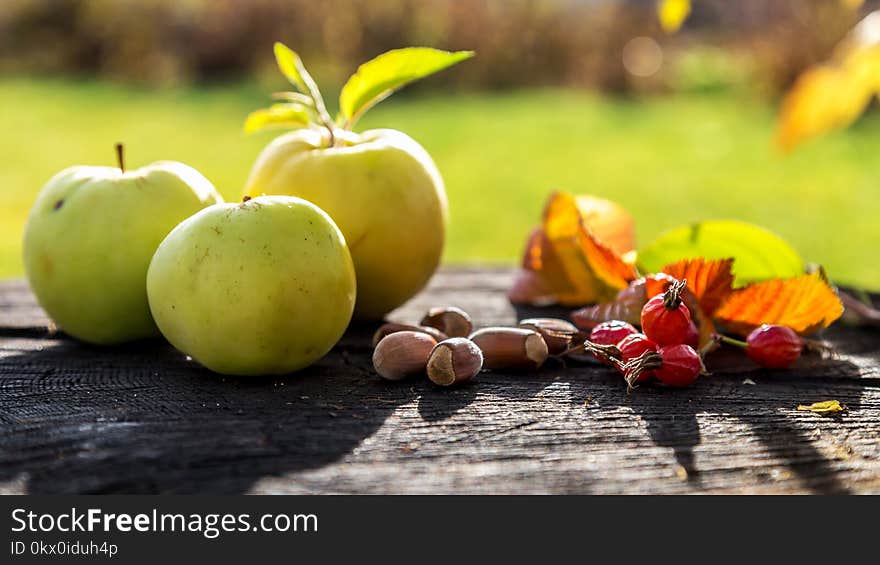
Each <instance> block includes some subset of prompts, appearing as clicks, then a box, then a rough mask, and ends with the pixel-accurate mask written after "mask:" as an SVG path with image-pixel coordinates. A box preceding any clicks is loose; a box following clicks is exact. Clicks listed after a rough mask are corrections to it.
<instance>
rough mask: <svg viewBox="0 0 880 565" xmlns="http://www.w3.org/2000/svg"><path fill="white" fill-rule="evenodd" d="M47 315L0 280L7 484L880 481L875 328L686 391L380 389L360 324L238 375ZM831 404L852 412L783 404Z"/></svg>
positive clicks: (461, 286) (502, 313)
mask: <svg viewBox="0 0 880 565" xmlns="http://www.w3.org/2000/svg"><path fill="white" fill-rule="evenodd" d="M510 280H511V273H510V272H509V271H507V270H503V269H447V270H444V271H443V272H441V273H440V274H439V275H437V276H436V277H435V279H434V281H433V282H432V284H431V286H430V288H429V289H428V290H427V291H425V292H424V293H423V294H422V295H420V296H418V297H417V298H416V299H414V300H413V301H412V302H411V303H410V304H408V305H407V306H406V307H404V308H402V309H400V310H398V311H396V312H395V313H394V314H393V315H392V317H393V318H394V319H398V320H406V319H417V318H418V317H419V316H420V315H421V313H422V312H423V311H424V310H425V309H426V308H427V307H428V306H433V305H439V304H454V305H458V306H460V307H462V308H464V309H466V310H468V311H470V312H471V313H472V314H473V315H474V316H475V318H476V320H477V321H478V322H479V323H480V324H495V323H512V322H514V320H515V318H516V316H517V314H518V313H517V312H516V311H515V310H514V309H513V308H512V307H511V306H510V305H509V304H508V302H507V300H506V299H505V296H504V292H505V290H506V288H507V287H508V285H509V283H510ZM532 313H533V312H519V314H521V315H524V314H532ZM47 323H48V321H47V319H46V318H45V316H44V314H43V313H42V311H41V310H40V309H39V308H38V307H37V306H36V305H35V304H34V302H33V297H32V296H31V294H30V292H29V291H28V290H27V288H26V286H25V284H24V283H23V282H7V283H2V284H0V426H2V434H0V492H7V493H9V492H29V493H84V492H134V493H147V492H169V493H196V492H201V493H243V492H251V493H492V494H494V493H869V492H870V493H880V372H878V367H880V352H878V345H880V334H878V333H877V332H876V331H868V330H857V329H852V328H845V327H840V328H834V329H833V330H831V331H829V332H827V333H826V335H825V337H826V338H827V339H828V340H829V341H831V342H833V343H834V344H836V345H837V346H839V348H840V350H841V355H840V357H839V358H838V359H836V360H819V359H816V358H810V359H807V360H804V361H803V362H802V363H801V365H800V366H799V367H798V368H797V369H795V370H791V371H766V370H759V369H757V368H756V367H754V366H752V365H750V364H748V362H747V361H743V360H742V359H741V358H740V357H734V356H724V355H722V356H721V357H716V358H714V359H713V361H712V362H711V363H710V369H713V372H714V374H713V376H711V377H707V378H703V379H701V380H700V381H699V382H698V384H697V385H696V386H694V387H692V388H689V389H685V390H670V389H663V388H659V387H642V388H640V389H639V390H637V391H636V392H634V393H632V394H627V393H626V389H625V386H624V384H623V382H622V381H621V379H620V378H619V377H618V376H616V375H615V374H613V373H612V372H611V371H609V370H607V369H604V368H600V367H597V366H577V367H575V366H569V367H567V368H566V367H561V366H559V365H552V364H551V365H549V366H547V367H545V368H544V369H543V370H541V371H540V372H538V373H536V374H500V373H483V374H481V375H479V377H478V378H477V379H476V380H475V381H473V382H472V383H471V384H470V385H468V386H465V387H462V388H458V389H454V390H445V389H438V388H436V387H434V386H433V385H431V384H430V383H429V382H427V380H426V379H419V378H417V379H414V380H411V381H405V382H401V383H388V382H384V381H382V380H381V379H379V378H378V377H377V376H376V375H374V374H373V372H372V369H371V367H370V353H371V349H370V345H369V334H370V333H371V332H372V330H373V327H366V326H358V327H354V328H352V329H351V330H350V331H349V333H348V334H347V335H346V337H345V338H344V339H343V341H342V342H341V343H340V344H339V346H337V348H336V349H335V350H334V351H333V352H332V353H331V354H330V355H328V356H327V357H326V358H325V359H324V360H322V361H321V362H319V363H318V364H316V365H314V366H313V367H311V368H310V369H307V370H305V371H303V372H302V373H300V374H297V375H290V376H287V377H284V378H271V379H253V378H252V379H236V378H224V377H219V376H217V375H214V374H211V373H210V372H208V371H206V370H204V369H201V368H199V367H198V366H196V365H195V364H193V363H192V362H188V361H187V360H186V359H185V358H184V357H183V356H182V355H180V354H178V353H176V352H175V351H174V350H172V349H171V348H170V346H168V345H167V344H165V343H164V342H162V341H160V340H155V341H151V342H144V343H137V344H133V345H128V346H124V347H116V348H110V349H101V348H95V347H89V346H85V345H82V344H79V343H77V342H75V341H73V340H70V339H68V338H65V337H64V336H63V335H57V334H56V335H53V334H51V333H50V332H48V331H47ZM828 399H837V400H840V401H841V402H843V403H844V404H846V406H847V410H846V411H844V412H842V413H839V414H837V415H834V416H819V415H816V414H812V413H808V412H801V411H797V410H796V407H797V406H798V404H809V403H812V402H815V401H819V400H828Z"/></svg>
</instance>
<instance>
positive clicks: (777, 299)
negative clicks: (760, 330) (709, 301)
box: [713, 272, 843, 335]
mask: <svg viewBox="0 0 880 565" xmlns="http://www.w3.org/2000/svg"><path fill="white" fill-rule="evenodd" d="M842 314H843V304H842V303H841V302H840V298H839V297H838V296H837V292H835V290H834V289H833V288H832V287H831V286H830V285H829V284H828V281H827V280H825V278H824V277H823V276H822V274H821V273H819V272H816V273H811V274H807V275H801V276H799V277H795V278H792V279H772V280H768V281H763V282H758V283H753V284H750V285H748V286H746V287H743V288H741V289H737V290H735V291H734V292H733V293H732V294H731V295H730V297H729V298H728V299H727V300H726V301H725V302H724V303H723V304H722V305H721V307H720V308H719V309H718V310H717V311H716V312H715V313H714V315H713V318H715V319H716V320H717V321H719V322H720V323H722V324H723V325H724V327H725V328H726V329H728V330H730V331H732V332H734V333H738V334H741V335H748V333H749V332H750V331H752V330H753V329H755V328H756V327H758V326H760V325H761V324H780V325H783V326H788V327H790V328H791V329H793V330H794V331H796V332H798V333H799V334H801V335H808V334H811V333H814V332H816V331H818V330H820V329H822V328H826V327H828V326H829V325H831V323H832V322H834V321H835V320H837V319H838V318H839V317H840V316H841V315H842Z"/></svg>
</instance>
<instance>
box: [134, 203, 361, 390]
mask: <svg viewBox="0 0 880 565" xmlns="http://www.w3.org/2000/svg"><path fill="white" fill-rule="evenodd" d="M147 295H148V297H149V301H150V309H151V311H152V313H153V317H154V318H155V320H156V324H157V325H158V326H159V329H160V330H161V331H162V334H163V335H164V336H165V338H166V339H168V341H169V342H171V344H172V345H174V346H175V347H176V348H177V349H179V350H180V351H182V352H184V353H186V354H187V355H189V356H191V357H192V358H193V359H195V360H196V361H198V362H199V363H201V364H202V365H204V366H205V367H207V368H209V369H211V370H213V371H216V372H218V373H223V374H229V375H266V374H283V373H289V372H292V371H296V370H297V369H301V368H303V367H306V366H308V365H310V364H311V363H313V362H314V361H316V360H317V359H319V358H321V357H323V356H324V355H325V354H326V353H327V352H328V351H330V349H331V348H332V347H333V346H334V345H335V344H336V342H337V341H339V338H340V337H342V334H343V332H344V331H345V328H346V327H347V326H348V322H349V321H350V320H351V314H352V311H353V309H354V302H355V275H354V266H353V264H352V261H351V255H350V254H349V252H348V247H347V246H346V245H345V238H344V236H343V235H342V232H340V231H339V228H338V227H336V224H335V223H333V220H332V219H331V218H330V216H328V215H327V214H326V212H324V211H323V210H321V209H320V208H318V207H317V206H315V205H314V204H312V203H311V202H307V201H305V200H302V199H300V198H294V197H291V196H262V197H258V198H253V199H248V200H245V201H244V202H242V203H240V204H218V205H216V206H211V207H210V208H206V209H205V210H202V211H201V212H199V213H198V214H196V215H194V216H192V217H190V218H188V219H187V220H185V221H183V222H182V223H181V224H180V225H179V226H177V227H176V228H174V230H173V231H172V232H171V233H170V234H168V237H166V238H165V240H164V241H163V242H162V244H161V245H160V246H159V249H157V250H156V254H155V256H154V257H153V261H152V263H150V268H149V271H148V272H147Z"/></svg>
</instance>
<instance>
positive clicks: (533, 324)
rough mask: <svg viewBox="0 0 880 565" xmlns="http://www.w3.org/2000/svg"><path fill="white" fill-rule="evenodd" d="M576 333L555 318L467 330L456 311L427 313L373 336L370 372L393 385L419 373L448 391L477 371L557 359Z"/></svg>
mask: <svg viewBox="0 0 880 565" xmlns="http://www.w3.org/2000/svg"><path fill="white" fill-rule="evenodd" d="M578 336H582V334H581V333H580V332H579V331H578V329H577V328H576V327H575V326H574V324H572V323H570V322H567V321H565V320H560V319H556V318H531V319H527V320H523V321H521V322H520V323H519V325H518V327H487V328H482V329H479V330H476V331H473V324H472V322H471V317H470V316H469V315H468V314H467V312H465V311H464V310H461V309H460V308H455V307H451V306H448V307H437V308H431V309H430V310H429V311H428V312H427V314H425V316H424V317H423V318H422V320H421V322H419V323H418V324H398V323H387V324H385V325H383V326H382V327H380V328H379V329H378V331H377V332H376V334H375V335H374V336H373V346H374V348H375V349H374V350H373V367H374V368H375V369H376V372H377V373H379V375H380V376H381V377H383V378H385V379H388V380H392V381H397V380H401V379H404V378H406V377H409V376H412V375H417V374H425V373H427V375H428V378H429V379H431V381H432V382H433V383H435V384H437V385H440V386H451V385H455V384H459V383H463V382H465V381H468V380H470V379H472V378H473V377H475V376H476V375H477V374H478V373H479V372H480V371H482V370H483V369H489V370H502V369H506V370H534V369H538V368H539V367H541V366H542V365H543V364H544V362H545V361H547V359H548V358H550V357H555V356H561V355H562V354H564V353H565V352H566V351H567V350H568V349H569V348H570V346H571V344H572V343H573V342H575V340H576V339H577V337H578Z"/></svg>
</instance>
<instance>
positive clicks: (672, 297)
mask: <svg viewBox="0 0 880 565" xmlns="http://www.w3.org/2000/svg"><path fill="white" fill-rule="evenodd" d="M684 288H685V281H675V282H674V283H673V284H672V285H670V287H669V289H668V290H667V291H666V292H665V293H663V294H658V295H657V296H655V297H653V298H651V299H650V300H649V301H648V302H647V304H645V306H644V307H643V308H642V315H641V323H642V332H643V333H639V332H638V330H636V328H634V327H633V326H632V325H631V324H628V323H626V322H621V321H619V320H614V321H610V322H603V323H601V324H599V325H597V326H596V327H595V328H593V330H592V332H590V339H589V340H588V341H587V345H586V348H587V349H588V350H590V351H592V352H593V354H594V355H595V356H596V357H597V358H599V359H601V360H603V361H606V362H608V363H611V364H612V365H614V366H616V367H617V368H618V369H619V370H620V371H621V372H622V373H623V376H624V378H625V379H626V382H627V384H628V385H629V386H630V387H634V386H635V385H636V384H638V383H645V382H649V381H652V380H657V381H660V382H661V383H663V384H665V385H668V386H675V387H682V386H688V385H690V384H692V383H693V382H694V381H696V380H697V377H699V376H700V374H701V373H703V372H704V368H703V361H702V359H701V358H700V355H699V354H698V353H697V351H696V349H695V347H696V346H697V342H698V341H699V333H698V331H697V327H696V325H695V324H694V322H693V320H691V313H690V311H689V310H688V307H687V306H686V305H685V304H684V302H682V300H681V293H682V291H683V290H684ZM612 346H613V347H612Z"/></svg>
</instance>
